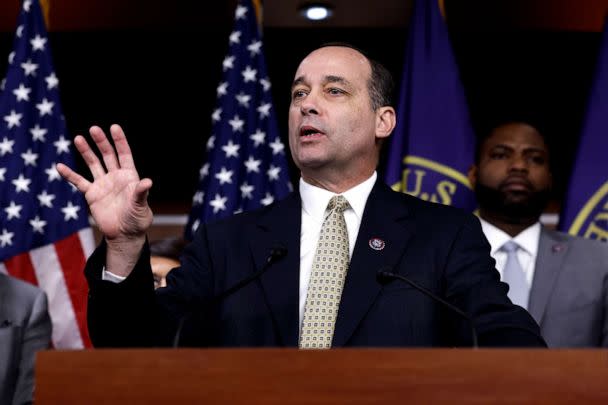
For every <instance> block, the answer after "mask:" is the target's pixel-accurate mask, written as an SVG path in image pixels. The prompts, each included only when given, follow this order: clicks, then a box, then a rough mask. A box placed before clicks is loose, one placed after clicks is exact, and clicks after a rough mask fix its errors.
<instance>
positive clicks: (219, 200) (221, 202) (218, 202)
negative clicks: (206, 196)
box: [209, 194, 228, 213]
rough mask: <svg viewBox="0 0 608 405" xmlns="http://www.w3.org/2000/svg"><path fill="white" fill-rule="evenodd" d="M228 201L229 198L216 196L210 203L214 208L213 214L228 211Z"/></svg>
mask: <svg viewBox="0 0 608 405" xmlns="http://www.w3.org/2000/svg"><path fill="white" fill-rule="evenodd" d="M226 201H228V198H227V197H222V196H221V195H219V194H216V195H215V198H214V199H213V200H211V201H210V202H209V205H211V206H212V207H213V212H214V213H217V212H219V211H224V210H225V209H226Z"/></svg>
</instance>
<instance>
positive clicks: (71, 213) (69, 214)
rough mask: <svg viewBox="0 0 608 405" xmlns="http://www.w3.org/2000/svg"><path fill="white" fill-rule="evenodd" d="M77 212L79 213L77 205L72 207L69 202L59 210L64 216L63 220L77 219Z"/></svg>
mask: <svg viewBox="0 0 608 405" xmlns="http://www.w3.org/2000/svg"><path fill="white" fill-rule="evenodd" d="M78 211H80V207H79V206H78V205H73V204H72V202H71V201H68V205H66V206H65V207H63V208H62V209H61V212H63V215H64V216H63V220H64V221H67V220H69V219H78Z"/></svg>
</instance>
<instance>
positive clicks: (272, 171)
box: [185, 0, 292, 240]
mask: <svg viewBox="0 0 608 405" xmlns="http://www.w3.org/2000/svg"><path fill="white" fill-rule="evenodd" d="M234 17H235V22H234V29H233V31H232V33H231V34H230V37H229V49H228V54H227V55H226V57H225V58H224V61H223V62H222V68H223V75H222V79H221V82H220V84H219V85H218V87H217V99H218V100H217V108H216V109H215V110H214V111H213V114H212V115H211V119H212V135H211V136H210V137H209V140H208V141H207V156H206V161H205V163H204V164H203V166H202V167H201V169H200V171H199V184H198V187H197V190H196V192H195V194H194V197H193V200H192V209H191V211H190V216H189V218H188V224H187V225H186V229H185V237H186V239H188V240H191V239H192V235H193V234H194V232H195V231H196V229H197V228H198V227H199V225H200V224H201V223H206V222H210V221H213V220H217V219H221V218H225V217H228V216H230V215H233V214H235V213H238V212H242V211H249V210H253V209H256V208H260V207H263V206H265V205H269V204H272V203H273V202H274V201H275V200H278V199H281V198H283V197H285V196H286V195H287V194H289V192H291V191H292V184H291V180H290V177H289V173H288V164H287V156H286V151H285V145H284V144H283V142H282V141H281V138H280V136H279V130H278V126H277V120H276V113H275V111H274V108H273V106H272V97H271V92H270V80H269V79H268V76H267V73H266V62H265V60H264V55H263V51H262V39H261V35H260V31H259V26H258V23H257V19H256V12H255V9H254V7H253V4H252V1H251V0H240V1H239V3H238V5H237V8H236V11H235V16H234Z"/></svg>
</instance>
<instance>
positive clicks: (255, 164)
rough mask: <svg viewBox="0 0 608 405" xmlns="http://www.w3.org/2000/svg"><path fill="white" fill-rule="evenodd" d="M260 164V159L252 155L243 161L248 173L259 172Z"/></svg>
mask: <svg viewBox="0 0 608 405" xmlns="http://www.w3.org/2000/svg"><path fill="white" fill-rule="evenodd" d="M260 164H262V161H261V160H260V159H254V158H253V156H249V159H247V160H246V161H245V163H244V165H245V167H246V168H247V173H249V172H256V173H259V171H260Z"/></svg>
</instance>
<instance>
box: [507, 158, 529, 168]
mask: <svg viewBox="0 0 608 405" xmlns="http://www.w3.org/2000/svg"><path fill="white" fill-rule="evenodd" d="M510 169H511V170H517V171H528V159H526V157H525V156H520V155H515V156H513V158H512V159H511V166H510Z"/></svg>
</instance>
